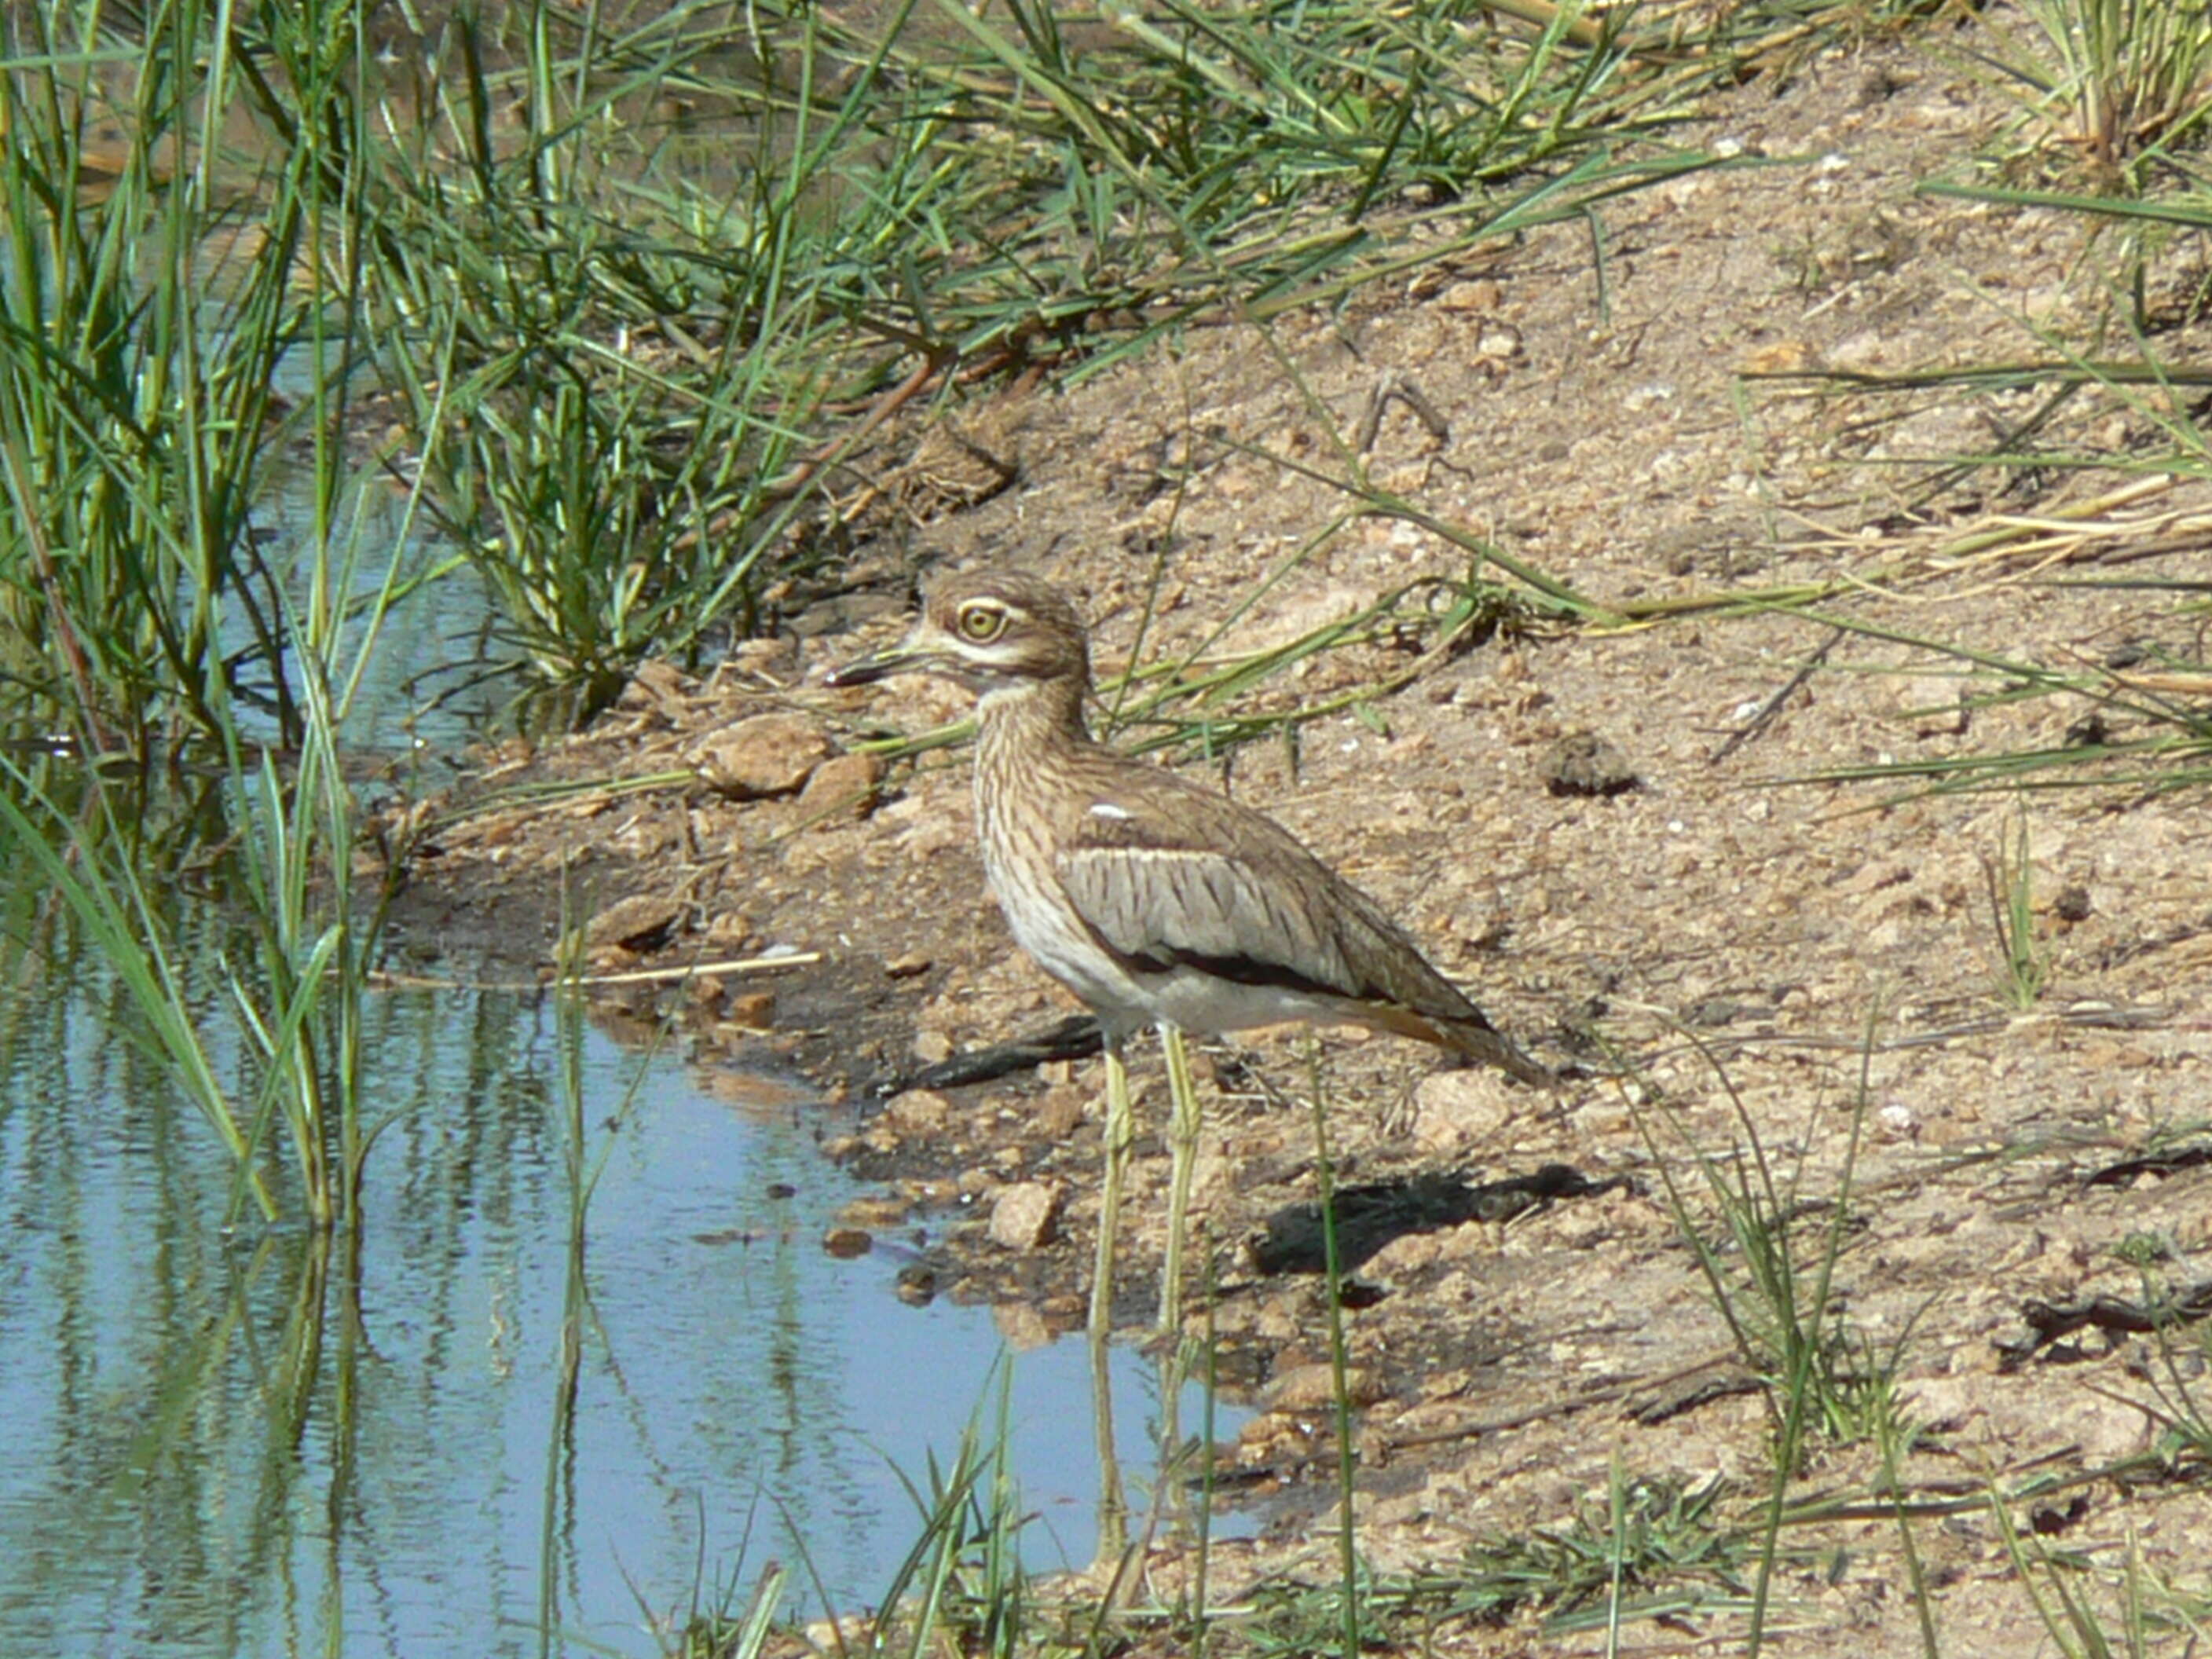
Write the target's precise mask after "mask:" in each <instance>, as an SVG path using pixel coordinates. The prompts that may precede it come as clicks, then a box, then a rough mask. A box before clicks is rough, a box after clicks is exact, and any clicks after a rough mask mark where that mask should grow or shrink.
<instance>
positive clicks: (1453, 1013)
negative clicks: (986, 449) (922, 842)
mask: <svg viewBox="0 0 2212 1659" xmlns="http://www.w3.org/2000/svg"><path fill="white" fill-rule="evenodd" d="M916 669H918V670H927V671H934V672H937V673H941V674H945V675H948V676H950V677H951V678H954V679H957V680H958V681H959V682H961V683H962V684H965V685H967V686H969V687H970V688H971V689H972V690H975V692H976V694H977V696H976V715H977V726H978V738H977V750H976V761H975V817H976V832H977V838H978V840H979V842H980V843H981V848H982V855H983V866H984V869H985V872H987V875H988V876H989V878H990V883H991V887H992V890H993V891H994V892H995V893H996V894H997V896H998V899H999V904H1000V908H1001V909H1003V910H1004V911H1005V913H1006V923H1007V926H1008V927H1010V928H1011V929H1012V933H1013V935H1014V937H1015V939H1017V940H1018V941H1019V942H1020V944H1021V945H1022V948H1023V949H1024V950H1025V951H1028V952H1029V953H1030V956H1031V957H1034V958H1035V959H1036V963H1037V964H1038V966H1040V967H1041V968H1042V969H1044V970H1045V971H1046V972H1047V973H1048V974H1050V975H1052V976H1053V977H1054V979H1057V980H1058V981H1060V983H1061V984H1063V985H1065V986H1066V987H1067V988H1068V989H1069V990H1071V991H1073V993H1074V994H1076V995H1077V996H1078V997H1079V998H1080V999H1082V1000H1083V1001H1084V1002H1085V1004H1087V1005H1088V1006H1090V1007H1091V1009H1092V1010H1093V1011H1094V1012H1096V1013H1097V1016H1098V1020H1099V1024H1100V1026H1101V1027H1102V1029H1103V1031H1104V1033H1105V1037H1106V1057H1107V1085H1108V1103H1109V1105H1108V1121H1107V1178H1106V1184H1105V1196H1104V1200H1103V1211H1102V1215H1101V1219H1100V1240H1099V1265H1098V1271H1097V1278H1096V1279H1095V1280H1094V1283H1093V1288H1092V1301H1091V1323H1092V1331H1093V1334H1094V1336H1097V1337H1099V1338H1100V1339H1102V1340H1103V1334H1104V1330H1105V1321H1106V1316H1107V1310H1106V1303H1107V1298H1108V1297H1109V1294H1110V1284H1111V1276H1112V1243H1113V1231H1114V1222H1115V1212H1116V1210H1117V1208H1118V1203H1119V1198H1118V1194H1119V1179H1120V1168H1121V1163H1122V1162H1124V1161H1126V1158H1127V1146H1128V1136H1129V1129H1128V1102H1127V1078H1126V1074H1125V1073H1124V1072H1123V1071H1122V1068H1121V1047H1122V1045H1123V1043H1124V1042H1126V1040H1127V1038H1128V1037H1129V1036H1131V1035H1132V1034H1133V1033H1134V1032H1135V1031H1137V1030H1140V1029H1141V1028H1143V1027H1144V1026H1146V1025H1158V1026H1159V1027H1160V1028H1161V1030H1162V1032H1163V1034H1164V1037H1165V1038H1166V1040H1167V1041H1168V1043H1169V1053H1170V1066H1169V1071H1170V1085H1171V1086H1172V1087H1175V1088H1176V1092H1177V1101H1176V1120H1175V1123H1174V1125H1173V1126H1171V1128H1170V1147H1171V1150H1172V1151H1173V1152H1174V1154H1175V1158H1176V1175H1175V1179H1174V1183H1173V1187H1172V1189H1171V1198H1170V1221H1169V1232H1168V1265H1167V1269H1166V1272H1165V1273H1164V1284H1163V1291H1162V1299H1161V1322H1162V1323H1163V1324H1164V1325H1169V1326H1172V1324H1173V1322H1174V1320H1175V1318H1176V1308H1177V1307H1178V1306H1179V1296H1180V1285H1181V1283H1182V1270H1181V1254H1182V1206H1183V1204H1184V1202H1185V1200H1187V1198H1188V1191H1189V1171H1190V1161H1191V1157H1192V1153H1193V1151H1194V1146H1195V1142H1196V1139H1197V1133H1198V1130H1197V1109H1196V1104H1195V1102H1194V1100H1189V1099H1187V1098H1185V1096H1186V1095H1187V1094H1188V1079H1187V1078H1185V1079H1183V1080H1182V1082H1181V1083H1177V1081H1176V1079H1178V1077H1179V1076H1181V1074H1182V1071H1183V1069H1184V1068H1183V1067H1182V1066H1181V1065H1180V1064H1179V1060H1180V1055H1181V1052H1182V1051H1181V1048H1180V1046H1179V1040H1178V1039H1176V1036H1175V1035H1174V1034H1175V1033H1176V1031H1179V1030H1180V1031H1190V1032H1196V1033H1216V1032H1222V1031H1237V1030H1247V1029H1249V1028H1250V1027H1253V1026H1257V1025H1271V1024H1279V1023H1282V1022H1285V1021H1289V1020H1304V1021H1310V1022H1314V1023H1318V1024H1360V1025H1365V1026H1368V1027H1370V1028H1372V1029H1374V1030H1385V1031H1395V1032H1398V1033H1401V1034H1402V1035H1404V1036H1414V1037H1419V1038H1421V1039H1423V1040H1424V1041H1425V1042H1433V1043H1437V1044H1438V1045H1440V1046H1442V1047H1444V1048H1452V1049H1455V1050H1456V1051H1457V1052H1459V1053H1460V1054H1465V1055H1467V1056H1468V1057H1469V1058H1471V1059H1474V1060H1481V1061H1483V1062H1485V1063H1486V1064H1488V1065H1492V1066H1498V1067H1499V1068H1500V1069H1501V1070H1504V1071H1505V1072H1507V1073H1510V1074H1511V1075H1512V1076H1514V1077H1516V1078H1518V1079H1520V1080H1521V1081H1522V1082H1524V1083H1528V1084H1534V1085H1549V1084H1551V1083H1552V1082H1553V1076H1552V1074H1551V1073H1549V1072H1548V1071H1547V1070H1546V1069H1545V1068H1544V1067H1543V1066H1540V1065H1538V1064H1537V1063H1536V1062H1535V1061H1534V1060H1531V1059H1529V1058H1528V1055H1526V1054H1522V1052H1521V1050H1520V1049H1519V1048H1516V1047H1515V1046H1514V1045H1513V1044H1512V1043H1511V1042H1508V1041H1507V1040H1506V1039H1505V1038H1504V1036H1501V1035H1499V1033H1498V1030H1497V1029H1496V1028H1495V1027H1494V1026H1492V1024H1491V1023H1490V1021H1489V1020H1488V1019H1487V1018H1485V1017H1484V1015H1483V1012H1482V1011H1481V1010H1480V1008H1478V1007H1476V1006H1474V1003H1472V1002H1470V1001H1469V1000H1468V999H1467V998H1466V997H1465V996H1464V995H1462V994H1461V993H1460V992H1459V990H1458V989H1457V988H1456V987H1454V986H1453V985H1452V984H1451V982H1450V981H1448V980H1446V979H1445V978H1444V977H1443V975H1441V974H1439V973H1438V972H1437V970H1436V969H1434V968H1433V967H1431V966H1430V964H1429V963H1428V961H1427V959H1426V958H1425V957H1423V956H1422V955H1421V952H1420V950H1419V947H1418V946H1416V945H1414V943H1413V940H1412V939H1410V938H1408V937H1407V934H1406V933H1405V932H1404V931H1403V930H1402V929H1401V928H1400V927H1398V925H1397V924H1396V923H1395V922H1394V921H1391V920H1390V918H1389V916H1388V915H1385V914H1384V913H1383V910H1382V908H1380V907H1379V906H1378V905H1376V902H1374V901H1373V900H1372V899H1370V898H1369V897H1368V896H1366V895H1365V894H1364V893H1362V892H1361V891H1359V890H1358V889H1357V888H1355V887H1353V886H1352V884H1350V883H1348V882H1346V880H1344V879H1343V878H1341V877H1340V876H1339V875H1337V874H1336V873H1335V872H1334V871H1332V870H1331V869H1329V867H1328V866H1327V865H1325V864H1323V863H1322V861H1321V860H1319V859H1317V858H1316V857H1315V856H1314V855H1313V854H1311V853H1310V852H1308V851H1307V850H1306V848H1304V846H1303V845H1301V844H1300V842H1298V840H1297V837H1295V836H1292V835H1291V833H1290V832H1289V831H1288V830H1286V829H1284V828H1283V827H1282V826H1281V825H1280V824H1278V823H1275V822H1274V821H1273V819H1271V818H1267V817H1262V816H1261V814H1259V813H1257V812H1255V811H1252V810H1251V809H1250V808H1249V807H1247V806H1243V805H1238V804H1237V802H1235V801H1233V800H1231V799H1229V798H1228V797H1227V796H1225V795H1223V794H1220V793H1218V792H1216V791H1214V790H1212V789H1209V788H1207V787H1205V786H1204V785H1202V784H1199V783H1195V782H1193V781H1190V780H1189V779H1187V778H1184V777H1181V776H1178V775H1176V774H1175V773H1172V772H1168V771H1164V770H1162V769H1159V768H1158V767H1154V766H1150V765H1147V764H1146V763H1143V762H1141V761H1137V760H1133V759H1131V758H1129V757H1127V756H1125V755H1121V754H1119V753H1117V752H1115V750H1111V749H1109V748H1107V747H1106V746H1105V745H1103V744H1100V743H1097V742H1096V741H1095V740H1094V739H1093V738H1091V733H1090V731H1089V728H1088V727H1087V726H1086V725H1085V721H1084V714H1083V705H1084V699H1085V696H1087V695H1088V693H1089V691H1090V688H1091V667H1090V653H1089V643H1088V638H1087V635H1086V634H1085V629H1084V626H1083V621H1082V618H1081V617H1079V616H1078V615H1077V614H1076V611H1075V609H1074V607H1073V605H1070V604H1069V603H1068V601H1067V599H1066V597H1065V596H1063V595H1062V594H1061V593H1060V591H1059V590H1058V589H1057V588H1055V587H1054V586H1051V585H1050V584H1048V583H1046V582H1043V581H1041V580H1038V579H1036V577H1033V576H1028V575H1024V574H1018V573H1016V572H1012V571H1005V570H992V571H981V572H978V573H975V574H969V575H961V576H954V577H951V578H950V579H948V580H945V581H944V582H941V583H939V585H938V586H937V587H936V588H935V589H934V590H933V592H931V594H930V596H929V599H928V601H927V605H926V606H925V607H924V611H923V614H922V617H921V622H920V623H918V624H917V625H916V626H915V629H914V631H913V633H912V634H911V635H909V636H908V639H907V641H906V642H905V644H904V645H902V647H899V648H897V649H896V650H894V651H891V652H888V653H884V654H883V655H881V656H878V657H872V658H869V659H866V660H865V661H862V662H858V663H854V664H853V665H850V666H848V667H847V668H844V669H842V670H840V671H837V672H836V673H835V674H833V675H832V676H830V683H831V684H842V685H857V684H866V683H867V682H869V681H872V680H877V679H881V678H884V677H885V676H887V675H890V674H894V673H898V672H901V671H906V670H916Z"/></svg>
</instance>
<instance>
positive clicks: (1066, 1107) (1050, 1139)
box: [1031, 1083, 1090, 1146]
mask: <svg viewBox="0 0 2212 1659" xmlns="http://www.w3.org/2000/svg"><path fill="white" fill-rule="evenodd" d="M1089 1098H1090V1097H1089V1096H1088V1095H1086V1094H1085V1092H1084V1091H1082V1090H1081V1089H1079V1088H1078V1087H1077V1086H1076V1085H1074V1084H1073V1083H1055V1084H1054V1085H1052V1087H1051V1088H1049V1089H1047V1090H1046V1091H1044V1096H1043V1097H1042V1099H1040V1100H1039V1101H1038V1102H1037V1103H1036V1110H1035V1112H1034V1113H1033V1115H1032V1118H1031V1127H1033V1128H1034V1129H1035V1130H1036V1135H1037V1138H1038V1139H1040V1140H1042V1141H1043V1142H1044V1143H1046V1144H1047V1145H1048V1146H1058V1145H1059V1144H1060V1142H1061V1141H1063V1140H1066V1139H1067V1138H1068V1137H1069V1136H1070V1135H1072V1134H1073V1133H1075V1132H1076V1131H1077V1130H1078V1129H1079V1128H1081V1127H1083V1114H1084V1107H1085V1103H1086V1102H1087V1101H1088V1099H1089Z"/></svg>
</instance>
